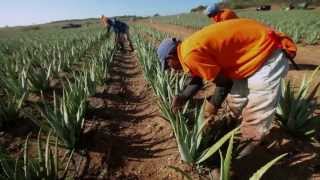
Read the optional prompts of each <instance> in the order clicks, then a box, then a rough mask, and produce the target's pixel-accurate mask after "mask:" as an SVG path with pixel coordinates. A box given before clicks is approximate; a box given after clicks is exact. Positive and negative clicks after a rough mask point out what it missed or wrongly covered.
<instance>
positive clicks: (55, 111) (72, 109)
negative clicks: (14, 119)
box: [38, 89, 86, 149]
mask: <svg viewBox="0 0 320 180" xmlns="http://www.w3.org/2000/svg"><path fill="white" fill-rule="evenodd" d="M78 90H79V89H73V91H71V92H68V91H64V94H63V97H62V98H61V100H60V102H58V101H57V98H56V96H55V95H54V100H53V103H54V104H53V106H50V105H48V104H47V103H43V107H38V109H39V110H40V112H41V113H42V115H43V116H44V117H45V119H46V120H47V122H48V124H49V125H50V127H51V128H52V129H53V131H54V132H55V133H56V135H57V136H58V137H59V138H60V139H61V140H62V141H63V144H64V145H65V146H66V147H67V148H68V149H74V148H76V146H77V145H78V143H79V140H80V135H81V132H82V127H83V123H84V113H85V108H86V104H85V101H86V99H81V98H82V97H83V96H82V94H83V92H81V90H79V91H80V92H77V91H78ZM80 93H81V94H80Z"/></svg>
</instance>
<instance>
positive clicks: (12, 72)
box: [0, 63, 27, 127]
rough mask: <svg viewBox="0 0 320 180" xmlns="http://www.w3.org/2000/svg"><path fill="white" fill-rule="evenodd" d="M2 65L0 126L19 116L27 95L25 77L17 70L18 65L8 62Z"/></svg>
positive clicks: (0, 75) (0, 72) (0, 77)
mask: <svg viewBox="0 0 320 180" xmlns="http://www.w3.org/2000/svg"><path fill="white" fill-rule="evenodd" d="M3 66H4V67H3V69H2V71H0V86H1V88H2V93H3V94H2V99H1V102H0V127H1V124H3V123H6V122H8V121H11V120H15V119H17V118H18V117H19V112H20V109H21V108H22V105H23V102H24V100H25V98H26V96H27V89H26V79H25V77H23V76H22V75H21V74H19V73H18V72H17V71H18V66H17V65H16V64H9V63H6V64H4V65H3Z"/></svg>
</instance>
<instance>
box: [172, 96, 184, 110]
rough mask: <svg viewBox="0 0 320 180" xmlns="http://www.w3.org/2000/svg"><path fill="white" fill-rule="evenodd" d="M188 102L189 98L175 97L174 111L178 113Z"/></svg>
mask: <svg viewBox="0 0 320 180" xmlns="http://www.w3.org/2000/svg"><path fill="white" fill-rule="evenodd" d="M186 102H187V98H185V97H184V96H179V95H178V96H175V97H173V102H172V111H173V112H174V113H177V112H178V111H179V110H180V109H181V108H182V107H183V106H184V105H185V104H186Z"/></svg>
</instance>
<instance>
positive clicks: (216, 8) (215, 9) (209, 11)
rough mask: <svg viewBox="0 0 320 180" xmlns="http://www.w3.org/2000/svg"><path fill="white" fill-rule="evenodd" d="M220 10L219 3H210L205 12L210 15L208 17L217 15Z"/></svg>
mask: <svg viewBox="0 0 320 180" xmlns="http://www.w3.org/2000/svg"><path fill="white" fill-rule="evenodd" d="M219 11H220V8H219V5H218V4H216V3H215V4H212V5H209V6H208V7H207V9H206V11H205V14H206V15H207V16H208V17H213V16H215V15H217V13H218V12H219Z"/></svg>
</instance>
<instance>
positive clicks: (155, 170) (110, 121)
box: [83, 52, 181, 179]
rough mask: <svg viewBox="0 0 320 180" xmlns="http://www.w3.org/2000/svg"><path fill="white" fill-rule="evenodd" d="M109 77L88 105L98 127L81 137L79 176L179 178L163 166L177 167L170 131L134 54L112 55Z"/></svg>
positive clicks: (176, 152)
mask: <svg viewBox="0 0 320 180" xmlns="http://www.w3.org/2000/svg"><path fill="white" fill-rule="evenodd" d="M110 74H111V75H110V79H109V80H108V82H107V89H106V90H105V92H103V93H101V94H98V95H97V96H96V97H94V98H92V99H91V101H90V104H91V105H92V106H95V107H97V109H95V110H93V111H92V112H91V113H90V115H89V116H91V117H90V121H92V122H95V123H98V125H97V126H96V128H92V130H89V132H87V133H86V134H87V135H88V134H89V136H87V137H88V138H87V139H88V144H89V147H90V146H92V149H90V148H89V153H88V155H89V158H88V160H89V163H88V165H87V166H88V167H89V168H88V169H87V170H86V172H85V173H84V174H85V175H84V176H83V177H84V178H94V177H97V176H98V177H104V178H108V179H177V178H179V176H178V175H177V174H175V173H174V172H173V171H172V170H170V169H168V168H167V166H168V165H174V166H181V164H180V163H179V154H178V151H177V147H176V143H175V139H174V138H173V136H172V131H171V127H170V125H169V123H168V122H166V121H165V120H164V119H162V118H161V116H160V114H159V111H158V108H157V103H156V99H155V97H154V96H153V93H152V90H151V89H150V88H149V87H148V85H147V82H146V80H145V79H144V77H143V74H142V71H141V69H140V67H139V64H138V60H137V59H136V56H135V54H134V53H120V52H118V53H117V55H116V58H115V59H114V62H113V65H112V67H111V71H110ZM107 131H108V132H107ZM103 139H105V140H103ZM179 164H180V165H179ZM102 172H104V174H101V173H102Z"/></svg>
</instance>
